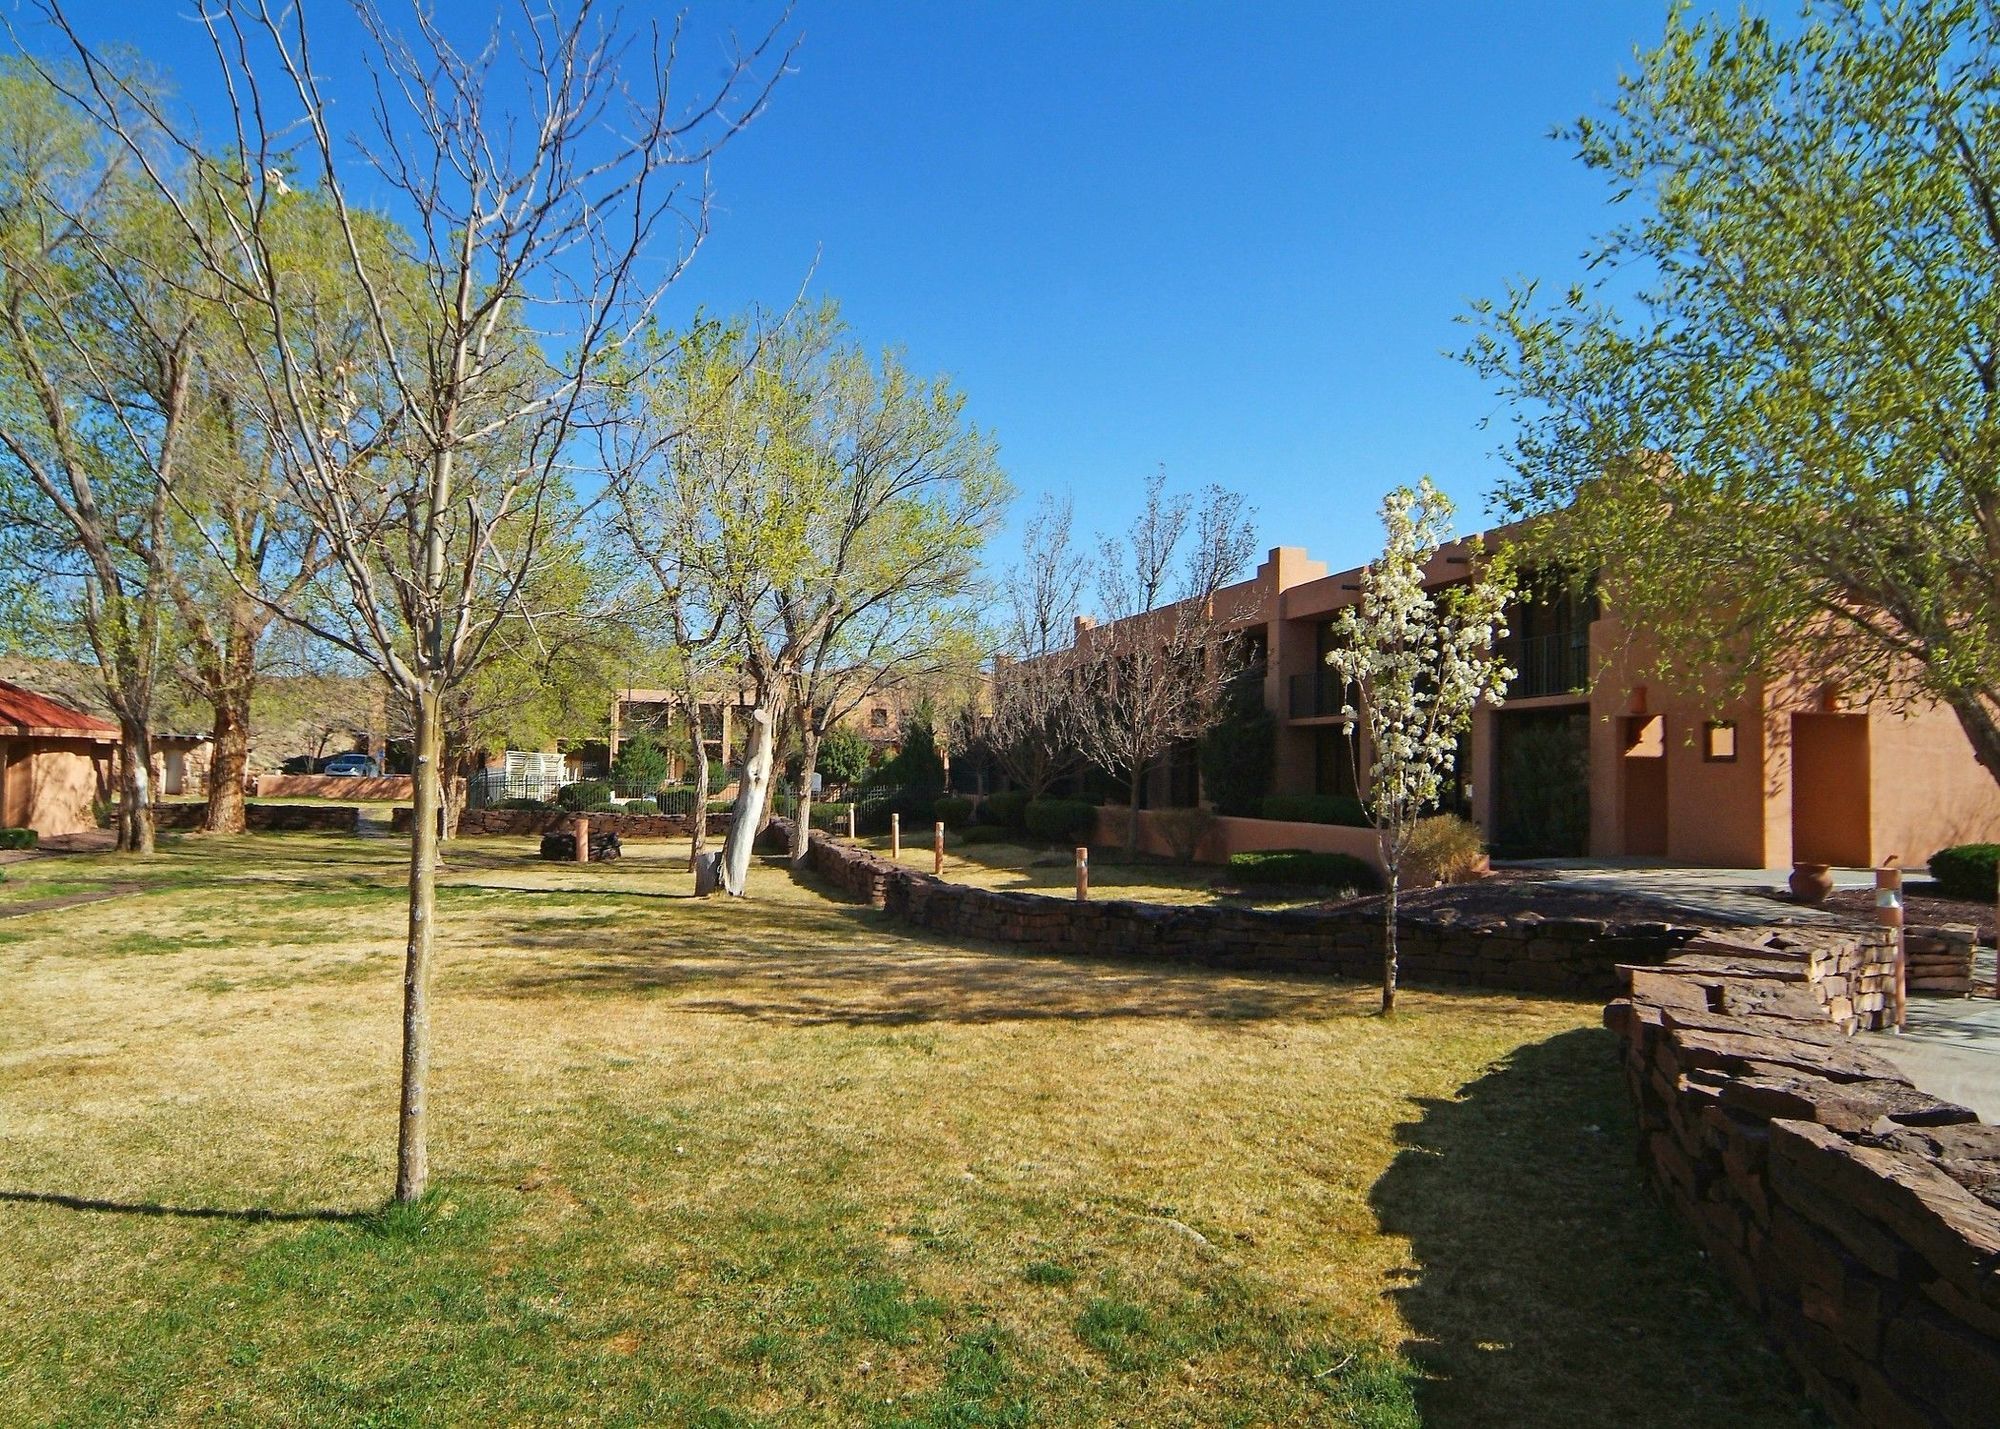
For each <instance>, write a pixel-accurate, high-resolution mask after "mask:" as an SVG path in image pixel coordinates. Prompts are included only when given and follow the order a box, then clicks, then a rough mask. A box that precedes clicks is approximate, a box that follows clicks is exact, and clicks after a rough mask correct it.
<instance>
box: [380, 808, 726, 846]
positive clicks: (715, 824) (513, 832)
mask: <svg viewBox="0 0 2000 1429" xmlns="http://www.w3.org/2000/svg"><path fill="white" fill-rule="evenodd" d="M584 817H585V818H587V819H589V820H590V826H591V828H593V829H595V830H597V831H599V832H602V833H610V834H616V835H618V837H619V838H621V839H684V838H686V837H687V836H688V830H689V826H690V825H689V819H688V816H686V815H682V814H609V813H593V814H586V815H585V816H584ZM410 818H411V814H410V811H409V810H408V809H397V810H395V811H393V812H392V813H391V814H390V815H389V828H390V831H391V832H393V833H399V834H402V833H408V832H409V829H410ZM575 818H576V815H575V814H573V813H571V812H570V811H569V810H567V809H467V810H466V811H465V812H464V813H462V814H460V815H459V816H458V834H459V837H460V838H468V837H470V838H477V837H479V836H481V835H501V836H511V837H519V838H524V837H527V836H529V835H531V834H546V833H554V832H557V831H560V830H564V829H567V828H569V826H570V823H571V822H572V821H573V820H574V819H575ZM728 830H729V815H727V814H710V815H709V816H708V831H709V833H710V834H712V835H716V836H720V835H722V834H724V833H727V832H728Z"/></svg>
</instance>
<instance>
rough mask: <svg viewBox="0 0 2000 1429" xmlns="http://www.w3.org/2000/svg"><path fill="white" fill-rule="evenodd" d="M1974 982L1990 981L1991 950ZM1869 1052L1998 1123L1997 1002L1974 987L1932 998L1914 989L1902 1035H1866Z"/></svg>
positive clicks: (1982, 954)
mask: <svg viewBox="0 0 2000 1429" xmlns="http://www.w3.org/2000/svg"><path fill="white" fill-rule="evenodd" d="M1973 985H1974V986H1975V987H1979V988H1981V989H1990V988H1991V987H1992V986H1993V951H1992V949H1990V948H1981V949H1980V950H1979V952H1978V956H1977V958H1976V960H1975V964H1974V969H1973ZM1865 1036H1866V1040H1867V1043H1868V1047H1869V1050H1870V1051H1874V1052H1880V1053H1881V1054H1882V1055H1883V1056H1884V1057H1886V1058H1887V1059H1888V1060H1889V1061H1891V1062H1894V1063H1895V1064H1896V1066H1897V1067H1898V1068H1899V1069H1901V1071H1902V1073H1903V1075H1904V1076H1906V1077H1908V1078H1909V1079H1910V1080H1911V1081H1913V1082H1915V1083H1916V1084H1917V1085H1918V1086H1920V1087H1922V1088H1923V1089H1924V1090H1925V1091H1927V1092H1929V1093H1930V1094H1931V1095H1932V1096H1934V1097H1943V1098H1944V1099H1945V1100H1946V1101H1954V1102H1957V1103H1958V1104H1959V1105H1961V1106H1968V1107H1971V1108H1972V1109H1973V1110H1974V1111H1976V1112H1978V1113H1979V1119H1980V1120H1981V1121H1986V1122H1992V1123H1994V1124H1996V1125H2000V1001H1996V1000H1994V999H1993V998H1991V997H1988V996H1986V995H1985V993H1984V992H1983V991H1982V992H1978V993H1975V994H1973V996H1971V997H1969V998H1968V997H1931V996H1928V995H1927V994H1924V993H1915V994H1913V995H1912V996H1911V998H1910V1006H1909V1012H1908V1014H1907V1016H1906V1017H1905V1018H1904V1030H1903V1034H1902V1035H1901V1036H1900V1037H1899V1036H1897V1035H1896V1034H1895V1033H1893V1032H1870V1033H1867V1034H1865Z"/></svg>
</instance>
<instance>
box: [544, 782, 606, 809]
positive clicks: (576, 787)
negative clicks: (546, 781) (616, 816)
mask: <svg viewBox="0 0 2000 1429" xmlns="http://www.w3.org/2000/svg"><path fill="white" fill-rule="evenodd" d="M556 803H557V804H558V805H559V806H560V807H562V808H565V809H568V810H569V811H570V812H571V813H574V814H594V813H600V812H603V811H604V810H607V809H609V808H610V807H611V786H610V785H609V784H607V783H605V782H604V781H603V780H602V779H579V780H577V781H576V783H574V784H565V785H563V786H562V788H560V789H558V790H556Z"/></svg>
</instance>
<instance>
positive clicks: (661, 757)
mask: <svg viewBox="0 0 2000 1429" xmlns="http://www.w3.org/2000/svg"><path fill="white" fill-rule="evenodd" d="M667 768H668V760H667V752H666V751H665V750H664V749H662V748H660V746H659V745H657V744H655V743H654V742H653V738H652V736H651V735H647V734H635V735H633V736H632V737H631V738H630V739H628V740H626V741H625V742H624V743H623V744H621V745H619V746H618V758H617V759H616V760H614V761H613V762H612V765H611V778H612V780H613V782H615V783H616V784H617V785H618V786H619V787H620V788H622V789H624V790H626V791H628V792H629V793H633V794H651V793H652V792H654V791H655V790H657V789H658V788H659V787H660V785H662V784H664V783H666V781H667Z"/></svg>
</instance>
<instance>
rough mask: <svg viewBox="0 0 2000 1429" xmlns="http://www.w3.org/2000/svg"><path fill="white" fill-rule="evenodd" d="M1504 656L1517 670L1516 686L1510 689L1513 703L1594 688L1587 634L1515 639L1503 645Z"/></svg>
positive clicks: (1529, 636) (1501, 650)
mask: <svg viewBox="0 0 2000 1429" xmlns="http://www.w3.org/2000/svg"><path fill="white" fill-rule="evenodd" d="M1500 653H1501V656H1502V658H1504V659H1505V660H1506V661H1507V663H1508V664H1509V665H1512V666H1513V667H1514V680H1513V683H1512V684H1510V685H1508V686H1507V698H1508V699H1510V700H1527V699H1533V698H1535V697H1536V696H1538V695H1568V694H1574V693H1577V692H1579V691H1582V690H1585V689H1588V688H1589V687H1590V636H1589V633H1588V631H1587V630H1579V631H1575V632H1571V631H1562V630H1559V631H1557V632H1555V633H1554V634H1552V635H1527V636H1515V637H1513V638H1512V639H1509V640H1503V641H1501V642H1500Z"/></svg>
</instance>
